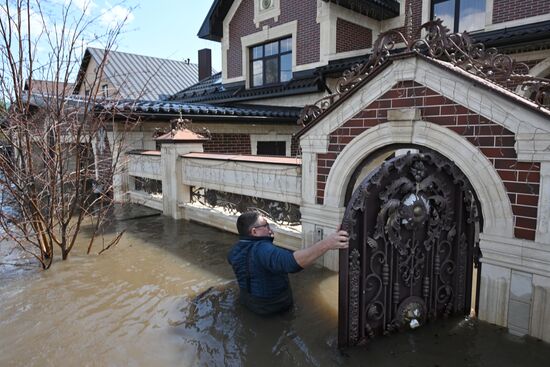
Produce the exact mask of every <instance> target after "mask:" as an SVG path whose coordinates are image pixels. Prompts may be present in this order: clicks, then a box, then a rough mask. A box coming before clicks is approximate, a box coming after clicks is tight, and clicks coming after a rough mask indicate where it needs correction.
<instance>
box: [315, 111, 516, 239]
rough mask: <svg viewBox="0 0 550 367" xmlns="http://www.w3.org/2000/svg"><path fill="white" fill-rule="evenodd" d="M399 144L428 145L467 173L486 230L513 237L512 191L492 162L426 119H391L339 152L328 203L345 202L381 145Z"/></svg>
mask: <svg viewBox="0 0 550 367" xmlns="http://www.w3.org/2000/svg"><path fill="white" fill-rule="evenodd" d="M395 143H410V144H417V145H420V146H425V147H428V148H431V149H434V150H435V151H437V152H439V153H441V154H443V155H444V156H446V157H447V158H449V159H450V160H451V161H453V162H454V163H455V164H456V165H457V167H458V168H459V169H460V170H461V171H462V172H463V173H464V174H465V175H466V177H467V178H468V179H469V181H470V183H471V184H472V186H473V188H474V191H475V192H476V194H477V195H478V199H479V201H480V204H481V208H482V213H483V220H484V228H483V232H484V233H491V234H501V235H502V234H504V235H507V236H510V237H513V228H514V216H513V213H512V207H511V205H510V200H509V198H508V194H507V192H506V189H505V187H504V184H503V183H502V180H501V179H500V176H499V175H498V174H497V172H496V170H495V169H494V167H493V166H492V165H491V162H489V160H488V159H487V158H486V157H485V156H484V155H483V153H481V151H480V150H479V149H477V148H476V147H475V146H473V145H472V144H471V143H470V142H468V141H467V140H466V139H464V138H463V137H461V136H460V135H458V134H457V133H455V132H453V131H451V130H449V129H447V128H445V127H441V126H439V125H436V124H432V123H429V122H426V121H390V122H388V123H385V124H381V125H378V126H376V127H373V128H371V129H368V130H367V131H365V132H364V133H362V134H361V135H359V136H358V137H356V138H355V139H354V140H353V141H352V142H351V143H350V144H348V145H347V146H346V148H344V150H343V151H342V152H341V153H340V154H339V155H338V158H337V159H336V161H335V162H334V164H333V166H332V169H331V170H330V173H329V176H328V178H327V182H326V186H325V198H324V199H325V203H326V205H327V206H333V207H340V206H343V205H344V196H345V191H346V187H347V184H348V182H349V180H350V178H351V176H352V174H353V172H354V171H355V169H356V167H357V166H358V165H359V164H360V163H361V162H362V161H363V159H364V158H365V157H367V156H368V155H370V154H371V153H373V152H374V151H376V150H377V149H379V148H382V147H384V146H387V145H390V144H395Z"/></svg>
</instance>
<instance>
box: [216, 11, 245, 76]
mask: <svg viewBox="0 0 550 367" xmlns="http://www.w3.org/2000/svg"><path fill="white" fill-rule="evenodd" d="M241 2H242V0H235V1H234V2H233V4H232V5H231V7H230V8H229V11H228V12H227V15H226V16H225V18H224V20H223V37H222V42H221V43H222V81H223V82H224V83H233V82H236V81H240V80H236V79H242V78H231V79H229V78H228V77H227V71H228V67H227V51H229V47H230V44H229V23H231V20H232V19H233V17H234V16H235V13H236V12H237V10H238V9H239V6H241Z"/></svg>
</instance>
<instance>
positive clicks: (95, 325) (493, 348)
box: [0, 208, 550, 367]
mask: <svg viewBox="0 0 550 367" xmlns="http://www.w3.org/2000/svg"><path fill="white" fill-rule="evenodd" d="M143 213H144V211H143V210H142V209H140V210H137V209H136V208H134V209H131V210H127V209H126V210H124V211H121V212H119V214H118V215H119V218H120V216H123V217H124V218H130V217H135V216H136V215H142V214H143ZM115 227H116V229H118V230H120V229H122V228H126V229H127V232H126V234H125V235H124V237H123V240H122V241H121V243H120V244H119V245H118V246H117V247H116V248H114V249H112V250H110V251H109V252H108V253H106V254H104V255H101V256H86V255H84V254H82V253H79V252H78V251H76V252H74V253H72V254H71V258H70V259H69V261H66V262H61V261H58V262H56V263H54V265H53V268H52V269H51V270H49V271H45V272H42V271H39V270H37V269H36V268H34V269H31V270H26V269H21V268H14V267H11V266H0V277H1V278H0V366H261V367H267V366H419V367H424V366H432V367H433V366H499V367H505V366H530V367H534V366H545V367H547V366H549V365H550V362H549V361H550V346H549V345H548V344H545V343H542V342H540V341H537V340H534V339H530V338H518V337H514V336H511V335H509V334H507V333H506V331H505V330H503V329H502V328H498V327H495V326H492V325H488V324H485V323H481V322H477V321H473V320H466V319H451V320H446V321H444V322H440V323H438V324H432V325H427V326H425V327H423V328H420V329H417V330H414V332H407V333H402V334H397V335H393V336H391V337H387V338H381V339H378V340H375V341H373V342H371V343H370V344H369V345H368V346H367V347H366V348H351V349H347V350H343V351H341V350H338V348H337V346H336V336H337V276H336V274H335V273H333V272H330V271H326V270H323V269H320V268H311V269H307V270H306V271H304V272H302V273H299V274H296V275H292V276H291V282H292V286H293V289H294V294H295V301H296V306H295V308H294V309H293V310H292V311H291V312H289V313H287V314H285V315H280V316H276V317H272V318H261V317H257V316H254V315H252V314H250V313H248V312H247V311H245V310H243V309H242V308H241V307H240V306H239V305H238V290H237V288H236V284H235V282H234V281H233V276H232V272H231V268H230V267H229V265H228V264H227V262H226V259H225V256H226V253H227V251H228V250H229V248H230V246H231V245H232V244H233V243H234V242H235V241H236V239H237V237H236V236H235V235H231V234H227V233H224V232H221V231H218V230H215V229H212V228H209V227H206V226H203V225H199V224H195V223H188V222H185V221H174V220H172V219H169V218H166V217H161V216H156V217H147V218H141V219H133V220H132V219H130V220H124V221H119V222H117V223H116V224H115ZM1 246H3V253H4V254H5V253H6V251H7V250H6V249H7V245H6V244H5V243H4V244H2V245H1ZM100 247H101V243H99V244H97V245H96V248H95V249H96V250H98V248H100Z"/></svg>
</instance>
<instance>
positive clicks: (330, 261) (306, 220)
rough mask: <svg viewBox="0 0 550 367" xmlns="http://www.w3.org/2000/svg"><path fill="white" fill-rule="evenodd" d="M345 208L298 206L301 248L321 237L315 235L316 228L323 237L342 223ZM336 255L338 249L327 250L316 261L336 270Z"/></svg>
mask: <svg viewBox="0 0 550 367" xmlns="http://www.w3.org/2000/svg"><path fill="white" fill-rule="evenodd" d="M304 179H305V176H304ZM345 210H346V208H345V207H341V208H337V207H330V206H327V205H312V204H302V206H301V207H300V211H301V213H302V233H303V243H302V248H307V247H309V246H311V245H312V244H314V243H315V242H317V241H318V240H320V239H321V238H318V236H317V231H318V230H320V231H322V236H323V238H324V237H326V236H327V235H329V234H331V233H333V232H335V231H336V229H337V228H338V225H339V224H340V223H342V219H343V218H344V213H345ZM338 257H339V251H329V252H327V253H326V254H325V255H324V256H323V257H322V259H320V260H319V261H318V263H320V264H321V265H323V266H324V267H326V268H328V269H330V270H334V271H337V270H338V265H339V262H338Z"/></svg>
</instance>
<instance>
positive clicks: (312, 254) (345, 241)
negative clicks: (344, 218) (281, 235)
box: [294, 230, 349, 268]
mask: <svg viewBox="0 0 550 367" xmlns="http://www.w3.org/2000/svg"><path fill="white" fill-rule="evenodd" d="M348 246H349V235H348V232H346V231H343V230H338V231H337V232H335V233H333V234H331V235H330V236H328V237H327V238H325V239H323V240H321V241H319V242H317V243H316V244H314V245H312V246H310V247H308V248H305V249H301V250H298V251H295V252H294V259H295V260H296V262H297V263H298V265H300V266H301V267H302V268H306V267H308V266H309V265H311V264H313V263H314V262H315V260H317V259H318V258H319V257H320V256H322V255H323V254H324V253H325V252H327V251H328V250H340V249H345V248H348Z"/></svg>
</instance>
